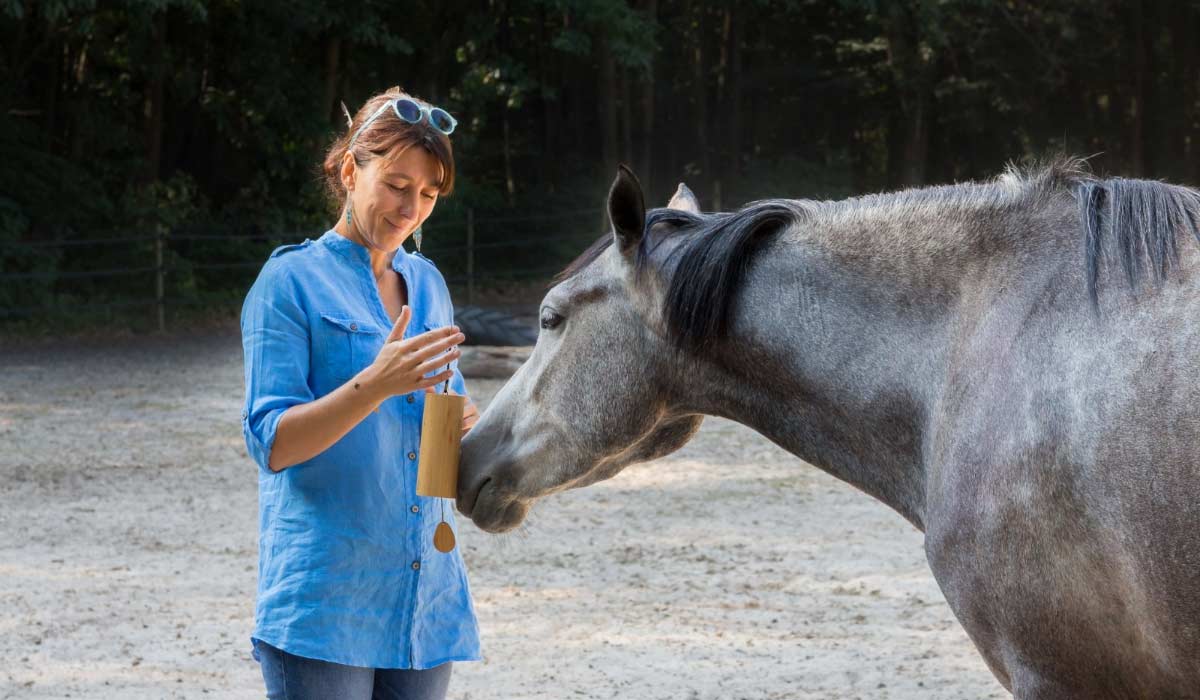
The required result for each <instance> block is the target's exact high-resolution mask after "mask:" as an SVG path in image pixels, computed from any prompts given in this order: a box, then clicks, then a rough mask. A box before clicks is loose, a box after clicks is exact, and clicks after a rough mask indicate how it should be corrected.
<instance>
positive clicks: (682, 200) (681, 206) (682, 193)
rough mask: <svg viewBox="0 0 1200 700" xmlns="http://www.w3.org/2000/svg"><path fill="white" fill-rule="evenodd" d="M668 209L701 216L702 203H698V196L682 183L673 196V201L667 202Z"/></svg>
mask: <svg viewBox="0 0 1200 700" xmlns="http://www.w3.org/2000/svg"><path fill="white" fill-rule="evenodd" d="M667 209H678V210H679V211H686V212H691V213H692V214H699V213H700V202H698V201H696V195H694V194H692V191H691V190H689V189H688V186H687V185H685V184H683V183H682V182H681V183H679V188H678V189H676V190H675V194H674V195H672V196H671V201H669V202H667Z"/></svg>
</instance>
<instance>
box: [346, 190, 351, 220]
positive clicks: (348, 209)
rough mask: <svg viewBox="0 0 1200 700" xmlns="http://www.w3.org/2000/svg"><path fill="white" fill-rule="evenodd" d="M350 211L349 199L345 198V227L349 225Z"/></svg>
mask: <svg viewBox="0 0 1200 700" xmlns="http://www.w3.org/2000/svg"><path fill="white" fill-rule="evenodd" d="M350 209H351V207H350V198H349V197H347V198H346V225H347V226H349V225H350V218H351V217H350Z"/></svg>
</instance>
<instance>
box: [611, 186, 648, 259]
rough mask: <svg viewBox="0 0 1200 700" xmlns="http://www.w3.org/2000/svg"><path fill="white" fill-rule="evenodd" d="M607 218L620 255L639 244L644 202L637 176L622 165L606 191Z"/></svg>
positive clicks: (644, 208) (644, 218)
mask: <svg viewBox="0 0 1200 700" xmlns="http://www.w3.org/2000/svg"><path fill="white" fill-rule="evenodd" d="M608 218H609V219H611V220H612V227H613V235H614V236H615V237H616V243H617V249H618V250H620V251H621V252H622V253H627V252H629V251H630V250H633V248H634V247H635V246H637V244H638V243H640V242H641V240H642V230H643V229H644V228H645V227H646V202H645V199H643V197H642V186H641V184H640V183H639V182H638V179H637V176H636V175H634V174H633V171H632V170H630V169H629V168H627V167H625V166H624V165H621V166H618V168H617V179H615V180H613V184H612V188H611V189H610V190H609V191H608Z"/></svg>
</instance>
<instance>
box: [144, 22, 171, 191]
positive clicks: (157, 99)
mask: <svg viewBox="0 0 1200 700" xmlns="http://www.w3.org/2000/svg"><path fill="white" fill-rule="evenodd" d="M152 31H153V35H152V37H151V45H152V47H153V49H152V50H151V52H150V54H151V55H152V56H154V57H156V58H157V59H159V62H158V63H156V64H154V65H152V66H150V76H149V80H147V81H146V87H145V92H144V97H143V105H144V107H143V116H145V118H146V121H145V135H144V140H145V145H146V163H145V180H146V181H147V182H153V181H154V180H157V179H158V176H159V171H160V168H161V166H162V141H163V100H164V86H165V83H166V72H167V65H166V63H165V62H164V61H165V58H164V54H165V52H166V47H167V13H166V12H159V13H158V14H157V15H155V17H154V24H153V29H152Z"/></svg>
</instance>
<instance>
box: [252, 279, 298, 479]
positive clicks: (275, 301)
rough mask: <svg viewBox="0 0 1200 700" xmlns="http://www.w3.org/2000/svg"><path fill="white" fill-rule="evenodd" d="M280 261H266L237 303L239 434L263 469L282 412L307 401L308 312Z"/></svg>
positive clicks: (296, 287)
mask: <svg viewBox="0 0 1200 700" xmlns="http://www.w3.org/2000/svg"><path fill="white" fill-rule="evenodd" d="M279 263H280V261H278V260H275V259H272V260H269V261H267V264H266V265H265V266H264V267H263V270H262V272H261V273H260V274H259V276H258V279H257V280H255V282H254V285H253V286H251V287H250V291H249V293H247V295H246V300H245V302H244V303H243V304H242V318H241V326H242V356H243V362H244V367H245V378H246V402H245V405H244V406H243V410H242V433H243V435H244V436H245V438H246V449H247V450H248V452H249V453H250V456H251V457H252V458H253V459H254V461H255V462H257V463H258V466H259V468H260V469H262V470H263V471H266V472H268V473H272V474H274V473H275V472H272V471H271V469H270V467H269V466H268V464H269V460H270V456H271V447H272V445H274V444H275V431H276V428H277V427H278V425H279V419H280V418H281V417H282V416H283V413H284V411H286V410H287V409H288V408H291V407H292V406H296V405H298V404H302V403H308V402H309V401H312V400H313V398H314V396H313V392H312V388H311V387H310V386H309V384H308V373H309V362H310V357H309V347H310V344H309V328H308V317H307V314H306V313H305V311H304V309H303V307H302V305H301V303H300V299H299V294H298V292H299V289H298V286H297V285H296V283H295V281H294V279H293V278H292V276H291V275H290V274H289V273H288V270H287V269H286V267H284V266H283V265H281V264H279Z"/></svg>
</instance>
